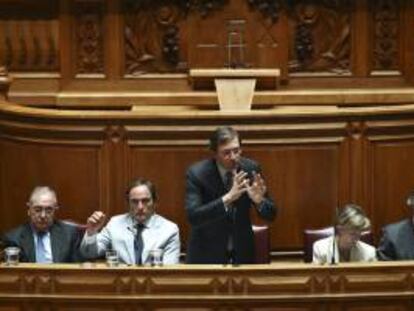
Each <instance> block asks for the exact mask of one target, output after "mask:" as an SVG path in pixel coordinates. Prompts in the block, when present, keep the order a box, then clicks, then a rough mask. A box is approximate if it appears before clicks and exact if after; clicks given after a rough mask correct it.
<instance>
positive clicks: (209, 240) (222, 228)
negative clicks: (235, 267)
mask: <svg viewBox="0 0 414 311" xmlns="http://www.w3.org/2000/svg"><path fill="white" fill-rule="evenodd" d="M240 164H241V168H242V169H243V170H244V171H246V172H247V173H248V174H249V175H251V174H252V172H253V171H255V172H257V173H259V172H260V167H259V165H258V164H257V163H256V162H254V161H252V160H250V159H247V158H242V159H241V160H240ZM186 187H187V189H186V198H185V207H186V211H187V216H188V220H189V222H190V224H191V233H190V238H189V242H188V249H187V262H188V263H200V264H223V263H227V262H228V257H229V255H228V241H229V236H232V240H233V251H234V254H233V257H234V263H237V264H240V263H253V262H254V238H253V231H252V225H251V221H250V208H251V207H252V205H253V202H252V201H251V199H250V198H249V196H248V195H247V193H245V194H243V195H242V196H241V197H240V198H239V199H238V200H237V201H236V202H234V203H233V205H236V206H234V207H233V208H232V209H234V214H233V215H232V216H229V215H228V213H227V212H226V209H225V206H224V204H223V200H222V196H223V195H224V194H225V193H226V190H225V186H224V184H223V181H222V178H221V176H220V173H219V171H218V167H217V164H216V161H215V159H207V160H203V161H201V162H198V163H196V164H194V165H193V166H191V167H190V168H189V169H188V171H187V185H186ZM257 211H258V213H259V215H260V217H262V218H264V219H266V220H273V218H274V217H275V214H276V208H275V206H274V203H273V201H272V200H271V199H270V198H269V197H266V198H265V200H264V201H263V202H262V204H260V206H259V207H257Z"/></svg>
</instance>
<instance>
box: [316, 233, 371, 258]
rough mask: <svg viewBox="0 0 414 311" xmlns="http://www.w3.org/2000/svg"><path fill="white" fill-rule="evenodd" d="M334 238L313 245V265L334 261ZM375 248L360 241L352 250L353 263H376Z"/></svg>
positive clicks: (336, 256) (336, 248)
mask: <svg viewBox="0 0 414 311" xmlns="http://www.w3.org/2000/svg"><path fill="white" fill-rule="evenodd" d="M333 239H334V236H330V237H327V238H324V239H321V240H318V241H316V242H315V243H314V244H313V260H312V262H313V263H319V264H326V263H328V264H329V263H331V261H332V251H333ZM376 260H377V257H376V255H375V247H373V246H371V245H369V244H367V243H364V242H362V241H358V242H357V243H356V245H355V246H354V247H353V248H352V249H351V259H350V261H351V262H355V261H376ZM338 262H339V250H338V243H335V263H338Z"/></svg>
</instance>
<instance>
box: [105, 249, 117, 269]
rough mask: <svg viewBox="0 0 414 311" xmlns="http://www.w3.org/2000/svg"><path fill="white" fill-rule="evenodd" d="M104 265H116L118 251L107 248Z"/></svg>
mask: <svg viewBox="0 0 414 311" xmlns="http://www.w3.org/2000/svg"><path fill="white" fill-rule="evenodd" d="M105 258H106V265H107V266H108V267H117V266H118V264H119V259H118V252H117V251H116V250H114V249H111V250H107V251H106V253H105Z"/></svg>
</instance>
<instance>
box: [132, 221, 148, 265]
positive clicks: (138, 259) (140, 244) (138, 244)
mask: <svg viewBox="0 0 414 311" xmlns="http://www.w3.org/2000/svg"><path fill="white" fill-rule="evenodd" d="M144 228H145V226H144V224H138V225H137V234H136V236H135V240H134V248H135V263H136V264H137V265H141V264H142V251H143V249H144V240H143V239H142V231H143V230H144Z"/></svg>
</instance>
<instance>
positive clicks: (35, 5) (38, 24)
mask: <svg viewBox="0 0 414 311" xmlns="http://www.w3.org/2000/svg"><path fill="white" fill-rule="evenodd" d="M58 44H59V26H58V2H56V1H52V0H45V1H32V2H26V1H3V2H2V4H1V6H0V64H4V65H6V66H7V67H8V69H9V70H10V71H26V72H36V71H57V70H58V69H59V56H58V49H59V48H58Z"/></svg>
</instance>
